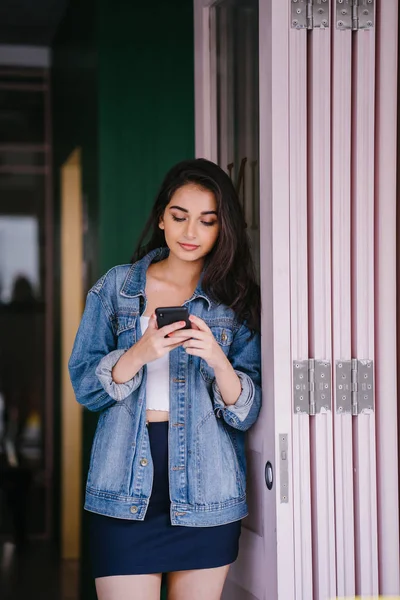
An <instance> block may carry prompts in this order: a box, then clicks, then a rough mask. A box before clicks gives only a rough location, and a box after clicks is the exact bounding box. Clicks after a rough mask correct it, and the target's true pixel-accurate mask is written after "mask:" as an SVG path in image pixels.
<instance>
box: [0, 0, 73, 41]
mask: <svg viewBox="0 0 400 600" xmlns="http://www.w3.org/2000/svg"><path fill="white" fill-rule="evenodd" d="M67 2H68V0H0V44H18V45H24V46H25V45H26V46H50V45H51V42H52V39H53V37H54V35H55V33H56V30H57V26H58V24H59V22H60V21H61V18H62V16H63V14H64V11H65V7H66V5H67Z"/></svg>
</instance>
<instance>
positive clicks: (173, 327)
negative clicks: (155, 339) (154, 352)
mask: <svg viewBox="0 0 400 600" xmlns="http://www.w3.org/2000/svg"><path fill="white" fill-rule="evenodd" d="M185 325H186V323H185V321H177V322H176V323H171V325H164V327H161V328H160V329H159V330H158V332H159V334H160V335H162V336H163V337H165V336H166V335H168V334H169V333H172V332H173V331H177V330H178V329H182V328H183V327H185Z"/></svg>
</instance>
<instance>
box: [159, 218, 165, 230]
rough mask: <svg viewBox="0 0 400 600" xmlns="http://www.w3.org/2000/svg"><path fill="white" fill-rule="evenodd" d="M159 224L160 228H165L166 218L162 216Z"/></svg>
mask: <svg viewBox="0 0 400 600" xmlns="http://www.w3.org/2000/svg"><path fill="white" fill-rule="evenodd" d="M158 226H159V228H160V229H164V219H163V218H162V217H160V220H159V221H158Z"/></svg>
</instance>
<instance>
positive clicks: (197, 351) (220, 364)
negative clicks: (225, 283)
mask: <svg viewBox="0 0 400 600" xmlns="http://www.w3.org/2000/svg"><path fill="white" fill-rule="evenodd" d="M189 320H190V322H191V323H192V329H189V330H187V329H185V330H184V331H175V333H173V334H171V336H170V339H172V340H175V341H177V340H180V343H182V345H183V348H185V350H186V352H187V353H188V354H192V355H193V356H200V358H203V359H204V360H205V361H206V362H207V364H208V366H209V367H211V368H212V369H214V370H220V369H221V370H222V369H224V368H226V366H227V363H229V361H228V359H227V357H226V356H225V354H224V351H223V350H222V348H221V347H220V345H219V344H218V342H217V340H216V339H215V337H214V336H213V333H212V331H211V329H210V328H209V327H208V325H207V324H206V323H205V322H204V321H203V319H200V318H199V317H196V316H195V315H190V316H189ZM188 334H189V335H190V338H191V339H187V338H188ZM229 364H230V363H229Z"/></svg>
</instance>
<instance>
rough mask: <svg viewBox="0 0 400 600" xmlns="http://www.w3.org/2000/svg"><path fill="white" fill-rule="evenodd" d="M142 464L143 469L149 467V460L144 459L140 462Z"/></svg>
mask: <svg viewBox="0 0 400 600" xmlns="http://www.w3.org/2000/svg"><path fill="white" fill-rule="evenodd" d="M140 464H141V465H142V467H147V465H148V464H149V461H148V460H147V458H142V460H141V461H140Z"/></svg>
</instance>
